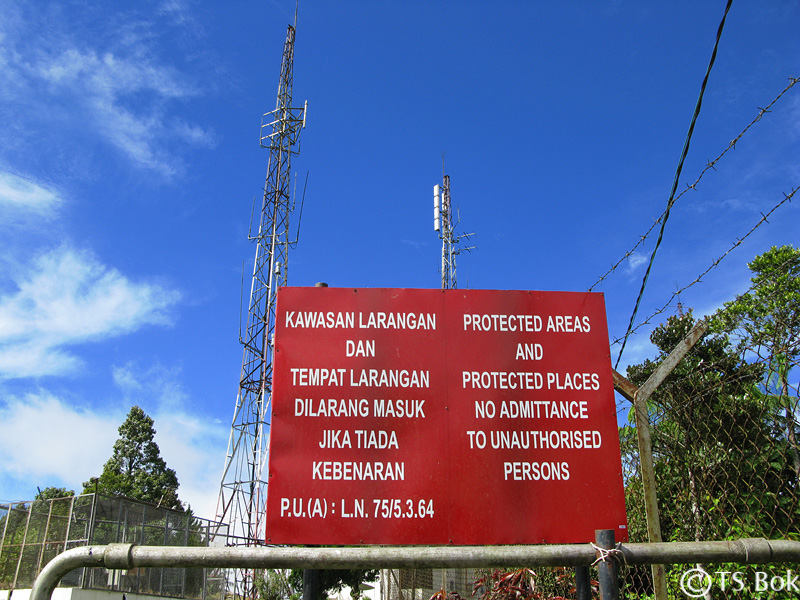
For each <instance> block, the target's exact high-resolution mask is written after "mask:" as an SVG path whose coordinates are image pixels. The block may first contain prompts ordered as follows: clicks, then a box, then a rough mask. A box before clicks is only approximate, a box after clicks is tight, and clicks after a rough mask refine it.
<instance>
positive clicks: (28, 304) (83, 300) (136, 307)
mask: <svg viewBox="0 0 800 600" xmlns="http://www.w3.org/2000/svg"><path fill="white" fill-rule="evenodd" d="M28 269H29V270H28V271H27V272H25V273H24V274H17V275H16V276H15V275H14V274H12V278H13V279H14V282H15V283H16V286H17V290H16V291H15V292H13V293H11V294H4V295H2V296H0V378H20V377H38V376H43V375H58V374H66V373H69V372H72V371H74V370H75V369H76V368H77V366H78V365H79V364H80V361H79V359H78V358H77V357H75V356H74V355H72V354H71V353H69V352H68V351H67V350H66V347H68V346H73V345H75V344H80V343H86V342H90V341H94V340H100V339H105V338H109V337H113V336H117V335H121V334H125V333H130V332H132V331H135V330H137V329H139V328H140V327H142V326H144V325H149V324H166V323H168V322H169V318H168V310H169V309H170V308H171V307H172V306H173V305H174V304H175V303H176V302H177V301H178V299H179V294H178V293H177V292H175V291H171V290H167V289H165V288H163V287H161V286H159V285H154V284H149V283H136V282H133V281H131V280H129V279H128V278H126V277H125V276H124V275H122V274H121V273H120V272H119V271H117V270H115V269H111V268H108V267H106V266H104V265H102V264H101V263H100V262H99V261H98V260H97V259H96V258H94V256H93V255H91V254H90V253H89V252H86V251H77V250H75V249H72V248H70V247H66V246H62V247H60V248H57V249H55V250H53V251H50V252H47V253H44V254H42V255H40V256H39V257H37V258H36V259H34V261H33V262H32V264H31V265H30V267H29V268H28Z"/></svg>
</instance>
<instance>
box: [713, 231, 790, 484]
mask: <svg viewBox="0 0 800 600" xmlns="http://www.w3.org/2000/svg"><path fill="white" fill-rule="evenodd" d="M747 266H748V267H749V269H750V271H752V273H753V276H752V277H751V279H750V280H751V282H752V284H753V285H752V287H751V289H750V291H748V292H747V293H745V294H743V295H741V296H740V297H739V298H737V299H736V300H734V301H732V302H727V303H726V304H725V306H724V308H722V309H720V311H719V312H718V313H717V315H716V316H715V326H716V327H717V329H718V330H721V331H725V332H728V333H729V334H730V335H732V336H733V337H734V338H736V339H737V340H738V345H739V350H740V352H741V353H742V354H744V355H749V356H752V357H753V359H754V360H756V361H758V362H761V363H763V364H764V365H766V373H765V378H764V384H763V388H764V393H765V396H764V401H765V402H766V403H767V404H769V405H770V406H771V407H772V408H773V409H774V410H775V411H776V413H777V415H776V416H777V417H778V418H777V419H776V421H780V422H782V430H783V434H784V435H785V441H786V444H787V446H788V451H789V454H790V457H791V461H792V466H793V468H794V473H795V481H800V445H798V428H800V423H798V418H799V417H798V415H800V398H799V397H798V391H797V389H795V390H794V393H792V390H791V388H790V385H789V373H790V372H791V371H792V369H794V368H795V367H797V366H798V359H800V249H798V248H795V247H793V246H773V247H772V248H771V249H770V250H768V251H767V252H765V253H764V254H761V255H759V256H757V257H755V258H754V259H753V261H752V262H750V263H749V264H748V265H747Z"/></svg>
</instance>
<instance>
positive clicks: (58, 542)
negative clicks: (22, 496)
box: [0, 494, 225, 600]
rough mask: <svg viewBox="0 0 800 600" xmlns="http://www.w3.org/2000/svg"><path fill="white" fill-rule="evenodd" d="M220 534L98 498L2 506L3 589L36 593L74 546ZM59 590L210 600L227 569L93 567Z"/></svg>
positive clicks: (183, 540) (218, 594)
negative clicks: (42, 575)
mask: <svg viewBox="0 0 800 600" xmlns="http://www.w3.org/2000/svg"><path fill="white" fill-rule="evenodd" d="M216 528H217V524H216V523H214V522H212V521H208V520H206V519H200V518H197V517H194V516H192V515H191V514H190V513H186V512H178V511H174V510H168V509H164V508H158V507H155V506H151V505H147V504H142V503H139V502H134V501H131V500H126V499H122V498H107V497H104V496H100V495H97V494H85V495H81V496H71V497H67V498H57V499H51V500H34V501H32V502H17V503H9V504H0V590H15V589H25V588H30V587H31V586H32V585H33V581H34V580H35V578H36V576H37V575H38V574H39V572H40V571H41V570H42V568H43V567H44V566H45V565H46V564H47V563H48V562H49V561H50V560H52V559H53V558H54V557H55V556H57V555H58V554H60V553H61V552H64V551H65V550H69V549H71V548H75V547H78V546H87V545H105V544H109V543H124V542H129V543H137V544H142V545H148V546H208V545H211V544H210V541H211V539H212V537H213V536H212V534H216ZM221 537H222V538H223V539H224V536H221ZM60 586H61V587H81V588H84V589H93V590H112V591H119V592H130V593H139V594H148V595H152V596H169V597H173V598H193V599H198V600H200V599H202V600H206V599H211V598H219V599H222V598H223V597H224V591H225V579H224V572H222V571H215V570H207V571H205V570H204V569H199V568H141V569H128V570H124V571H112V570H108V569H105V568H87V569H76V570H75V571H73V572H71V573H69V574H68V575H67V576H66V577H65V578H64V579H62V580H61V583H60Z"/></svg>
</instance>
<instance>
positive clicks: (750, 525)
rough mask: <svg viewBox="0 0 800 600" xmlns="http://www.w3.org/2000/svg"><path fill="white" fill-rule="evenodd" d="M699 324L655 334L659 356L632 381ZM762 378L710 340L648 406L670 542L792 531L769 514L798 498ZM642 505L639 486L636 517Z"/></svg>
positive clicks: (633, 372)
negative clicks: (761, 393) (768, 414)
mask: <svg viewBox="0 0 800 600" xmlns="http://www.w3.org/2000/svg"><path fill="white" fill-rule="evenodd" d="M694 322H695V321H694V318H693V317H692V314H691V312H689V313H687V314H684V315H679V316H673V317H670V318H669V319H668V321H667V322H666V323H664V324H662V325H660V326H659V327H657V328H656V329H655V330H654V331H653V334H652V335H651V341H652V342H653V343H654V344H655V345H656V347H657V348H658V349H659V354H658V356H657V357H656V359H655V360H653V361H651V360H649V359H648V360H645V361H644V362H643V363H641V364H639V365H632V366H631V367H629V368H628V378H629V379H630V380H631V381H632V382H633V383H634V384H636V385H641V384H642V383H644V381H646V380H647V378H648V377H649V376H650V375H651V374H652V372H653V371H654V370H655V368H656V367H657V366H658V364H660V362H661V361H662V360H663V359H664V358H665V357H666V356H667V354H668V353H669V352H670V351H671V350H672V349H673V348H674V347H675V346H676V345H677V344H678V342H680V341H681V340H682V339H683V338H684V337H685V336H686V334H687V333H688V332H689V330H690V329H691V328H692V326H693V325H694ZM762 376H763V367H762V365H760V364H758V363H748V362H747V361H745V360H744V359H743V357H742V356H741V355H740V354H738V353H737V352H736V349H735V348H734V347H733V346H732V345H731V343H730V341H729V339H728V337H727V336H725V335H722V334H716V335H708V334H707V335H705V336H703V338H701V339H700V341H698V342H697V343H696V344H695V346H694V347H693V348H692V350H691V351H690V352H689V353H688V354H687V355H686V357H685V358H684V359H683V360H682V361H681V362H680V363H679V364H678V366H677V367H676V368H675V369H674V370H673V371H672V373H670V375H669V376H668V377H667V379H666V380H665V381H664V383H662V384H661V386H659V388H658V389H657V390H656V391H655V392H654V394H653V395H652V396H651V398H650V399H649V401H648V412H649V414H650V420H651V444H652V450H653V458H654V469H655V472H656V480H657V481H658V502H659V509H660V513H661V529H662V535H663V537H664V539H665V540H670V541H686V540H703V539H723V538H726V537H730V536H733V537H737V536H738V535H740V534H744V533H746V534H748V535H756V534H758V535H765V534H766V535H767V536H769V534H770V533H772V532H776V531H786V530H787V529H788V528H790V527H791V525H790V523H789V522H787V519H788V520H789V521H790V520H791V512H789V513H788V514H787V513H786V512H784V511H773V510H771V508H772V506H773V505H772V503H773V502H778V501H779V500H780V501H784V500H785V499H787V498H789V497H790V496H791V494H789V495H788V496H787V492H789V491H790V490H789V489H787V486H786V478H787V475H790V474H789V473H787V471H786V469H785V468H784V465H782V464H781V463H782V462H783V461H781V460H780V459H779V457H780V454H781V449H780V447H779V446H780V445H779V444H778V443H777V440H776V438H775V435H774V429H773V428H772V427H771V424H770V422H769V420H768V419H765V413H764V410H763V406H762V403H761V402H760V400H759V398H758V394H757V393H754V392H757V385H758V383H759V382H760V381H761V380H762ZM621 438H622V440H623V446H625V445H626V442H627V445H632V444H633V443H635V436H634V435H630V434H628V433H626V432H623V435H622V436H621ZM628 450H629V451H631V450H633V448H628ZM790 478H791V477H790ZM640 500H641V495H640V485H639V482H638V481H637V480H632V481H631V482H630V485H629V497H628V502H629V509H633V510H634V511H637V512H643V509H641V507H640V505H639V502H640ZM632 505H633V506H632ZM637 505H639V506H637ZM768 508H769V509H770V510H767V509H768ZM631 520H632V521H633V522H634V523H636V522H637V520H636V519H631Z"/></svg>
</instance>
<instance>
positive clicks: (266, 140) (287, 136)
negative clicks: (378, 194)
mask: <svg viewBox="0 0 800 600" xmlns="http://www.w3.org/2000/svg"><path fill="white" fill-rule="evenodd" d="M296 23H297V15H296V13H295V25H289V26H288V29H287V32H286V41H285V43H284V46H283V58H282V61H281V73H280V81H279V83H278V97H277V102H276V105H275V110H273V111H271V112H268V113H266V114H265V115H264V116H263V117H262V120H261V134H260V144H261V147H262V148H266V149H268V150H269V162H268V164H267V177H266V182H265V184H264V190H263V192H264V194H263V198H262V203H261V213H260V215H259V222H258V232H257V233H256V234H255V235H252V232H251V234H250V235H249V239H250V241H252V242H254V243H255V245H256V251H255V261H254V264H253V277H252V281H251V286H250V300H249V304H248V316H247V328H246V331H245V335H244V336H243V337H242V339H241V341H242V345H243V347H244V349H243V357H242V371H241V378H240V381H239V392H238V394H237V397H236V405H235V409H234V413H233V422H232V424H231V433H230V438H229V440H228V451H227V454H226V458H225V468H224V469H223V472H222V481H221V484H220V492H219V498H218V500H217V521H219V522H220V523H221V525H220V527H221V528H224V527H227V533H226V534H225V535H226V540H225V541H226V543H227V544H229V545H237V546H239V545H243V546H258V545H261V544H263V541H264V539H265V531H264V523H265V512H266V498H267V479H268V477H269V474H268V472H267V457H268V455H269V427H270V411H271V392H272V352H273V346H272V344H273V341H274V332H275V300H276V295H277V292H278V289H279V288H280V287H281V286H282V285H285V284H286V282H287V276H288V252H289V248H290V246H292V244H293V242H291V241H290V239H291V238H290V236H289V218H290V216H291V213H292V210H293V202H292V198H291V197H290V196H291V193H290V189H291V186H290V184H291V179H290V171H291V158H292V156H293V155H296V154H298V150H295V146H296V145H297V143H298V141H299V136H300V131H301V130H302V129H303V128H304V127H305V118H306V108H307V103H306V104H305V105H304V106H303V107H302V108H297V107H292V79H293V65H294V40H295V26H296ZM218 534H219V535H223V532H222V531H220V530H218ZM227 583H228V586H229V589H228V590H227V594H226V597H229V596H228V595H229V594H230V597H233V598H235V599H240V598H250V599H255V598H257V595H258V594H257V590H256V587H255V583H256V582H255V572H254V571H251V570H242V569H238V570H233V571H231V572H229V574H228V581H227Z"/></svg>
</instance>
